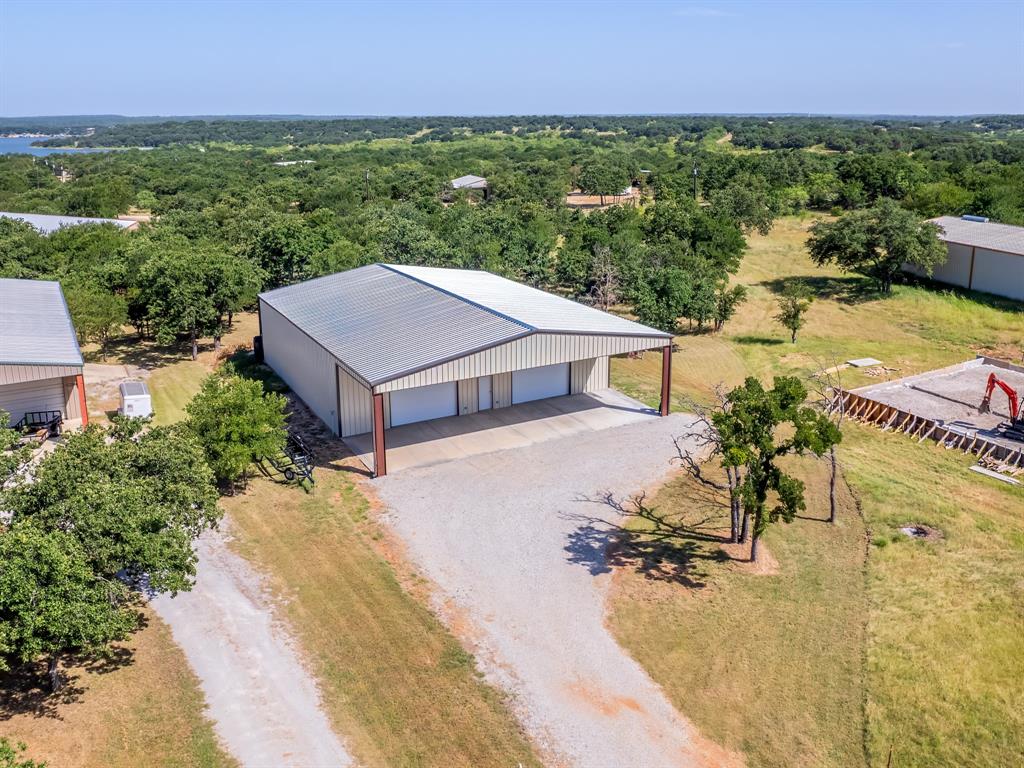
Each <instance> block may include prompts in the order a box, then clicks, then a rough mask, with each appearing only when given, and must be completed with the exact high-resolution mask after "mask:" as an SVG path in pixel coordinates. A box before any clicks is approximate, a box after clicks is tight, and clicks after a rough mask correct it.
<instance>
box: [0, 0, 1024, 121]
mask: <svg viewBox="0 0 1024 768" xmlns="http://www.w3.org/2000/svg"><path fill="white" fill-rule="evenodd" d="M651 112H755V113H757V112H818V113H842V114H853V113H858V114H865V113H876V114H877V113H886V114H971V113H996V112H1001V113H1006V112H1014V113H1022V112H1024V2H1022V0H1002V1H997V2H942V1H941V0H938V1H936V0H932V1H931V2H901V3H897V2H869V1H868V0H863V1H862V2H840V1H839V0H831V1H828V0H825V1H823V2H817V3H809V2H711V1H710V0H709V1H707V2H704V1H697V2H667V1H666V2H628V0H616V2H607V3H605V2H597V1H596V0H590V1H589V2H475V3H470V2H419V3H384V2H380V3H356V2H349V3H343V2H329V1H327V0H321V2H312V1H299V2H289V3H284V2H271V1H269V0H267V1H266V2H241V1H239V2H218V1H217V0H204V1H203V2H183V1H180V0H179V2H174V3H170V2H157V1H152V2H147V0H133V1H132V2H120V3H119V2H86V1H85V0H79V1H78V2H47V1H46V0H33V1H32V2H23V0H0V115H5V116H14V115H44V114H46V115H51V114H101V113H117V114H129V115H153V114H160V115H182V114H267V113H275V114H286V113H304V114H380V115H395V114H398V115H410V114H416V115H423V114H510V113H516V114H537V113H544V114H557V113H563V114H565V113H651Z"/></svg>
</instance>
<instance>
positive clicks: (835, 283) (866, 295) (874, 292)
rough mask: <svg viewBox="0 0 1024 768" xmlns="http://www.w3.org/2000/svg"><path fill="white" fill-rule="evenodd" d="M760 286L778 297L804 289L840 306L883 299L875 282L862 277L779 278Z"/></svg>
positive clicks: (815, 296)
mask: <svg viewBox="0 0 1024 768" xmlns="http://www.w3.org/2000/svg"><path fill="white" fill-rule="evenodd" d="M759 285H763V286H764V287H765V288H767V289H768V290H769V291H771V292H772V293H774V294H776V295H778V296H782V295H783V294H785V293H786V291H788V290H792V289H794V288H803V289H804V290H806V291H807V292H808V293H809V294H810V295H812V296H813V297H814V298H816V299H832V300H833V301H838V302H839V303H840V304H863V303H865V302H869V301H876V300H878V299H881V298H883V294H882V293H881V291H879V290H878V288H877V286H876V285H875V283H874V281H872V280H870V279H868V278H866V277H862V276H860V275H844V276H842V277H836V276H833V275H803V276H798V277H778V278H775V279H774V280H764V281H762V282H761V283H759Z"/></svg>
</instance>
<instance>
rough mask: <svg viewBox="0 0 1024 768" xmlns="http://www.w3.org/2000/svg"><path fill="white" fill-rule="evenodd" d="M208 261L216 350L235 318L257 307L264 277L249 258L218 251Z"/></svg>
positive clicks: (208, 282)
mask: <svg viewBox="0 0 1024 768" xmlns="http://www.w3.org/2000/svg"><path fill="white" fill-rule="evenodd" d="M208 259H209V261H208V263H207V267H208V271H207V273H206V279H207V290H208V291H209V292H210V298H211V299H212V301H213V309H214V312H215V313H216V316H217V320H216V323H215V325H214V328H213V331H212V333H213V348H214V349H220V340H221V336H222V335H223V334H224V331H225V329H226V328H228V327H229V326H230V325H231V322H232V318H233V316H234V314H235V313H236V312H240V311H241V310H242V309H244V308H245V307H247V306H252V305H253V304H255V303H256V295H257V294H258V293H259V290H260V286H261V285H262V284H263V278H264V273H263V271H262V270H261V269H260V268H259V267H257V266H256V265H255V264H253V263H252V261H250V260H249V259H248V258H246V257H245V256H239V255H236V254H232V253H226V252H224V251H220V250H218V251H213V252H210V253H209V256H208ZM193 359H195V357H194V355H193Z"/></svg>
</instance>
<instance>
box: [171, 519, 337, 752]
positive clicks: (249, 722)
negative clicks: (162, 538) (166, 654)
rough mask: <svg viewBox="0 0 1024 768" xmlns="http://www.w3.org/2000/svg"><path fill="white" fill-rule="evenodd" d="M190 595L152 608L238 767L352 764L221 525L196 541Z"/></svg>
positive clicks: (265, 599) (250, 571)
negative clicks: (164, 624) (178, 650)
mask: <svg viewBox="0 0 1024 768" xmlns="http://www.w3.org/2000/svg"><path fill="white" fill-rule="evenodd" d="M196 550H197V552H198V554H199V566H198V577H197V579H196V584H195V586H194V587H193V588H192V591H191V592H181V593H179V594H178V596H177V597H173V598H172V597H170V596H169V595H166V594H165V595H160V596H158V597H157V598H155V599H154V600H153V601H152V604H153V607H154V608H156V611H157V613H158V614H160V618H162V619H163V620H164V621H166V622H167V623H168V624H169V625H170V627H171V632H172V633H173V635H174V640H175V642H177V644H178V645H179V646H181V648H182V650H184V651H185V656H186V657H188V660H189V664H191V666H192V668H193V669H194V670H195V672H196V674H197V675H198V677H199V681H200V684H201V686H202V689H203V693H204V694H205V695H206V702H207V705H208V711H207V714H208V715H209V717H210V719H211V720H212V721H213V725H214V729H215V730H216V732H217V735H218V736H220V738H221V740H222V742H223V743H224V746H225V748H226V749H227V751H228V752H230V753H231V754H232V755H233V756H234V757H235V758H236V759H237V760H238V762H239V763H241V764H242V765H243V766H246V768H249V767H250V766H251V767H252V768H264V767H265V768H319V767H320V766H332V768H337V767H340V766H347V765H350V764H351V762H352V760H351V758H350V757H349V755H348V754H347V753H346V751H345V748H344V746H343V745H342V743H341V741H340V740H339V739H338V737H337V736H336V735H335V734H334V732H333V731H332V730H331V726H330V724H329V723H328V721H327V716H326V715H325V714H324V712H323V710H322V709H321V708H320V697H319V693H318V691H317V688H316V685H315V684H314V682H313V680H312V678H311V677H310V675H309V673H308V672H307V671H306V669H305V668H304V667H303V665H302V662H301V660H300V658H299V654H298V652H297V651H296V648H295V646H294V643H293V641H292V639H291V637H290V635H289V633H288V631H287V629H286V627H284V626H283V625H282V624H280V623H279V622H278V621H276V620H275V618H274V605H273V600H272V599H271V598H270V596H269V595H267V593H266V591H265V590H264V588H263V585H262V583H261V580H260V577H259V574H257V573H256V571H254V570H253V568H252V566H251V565H249V563H247V562H246V561H245V560H244V559H243V558H241V557H239V556H238V555H236V554H235V553H234V552H232V551H231V550H230V549H228V547H227V543H226V540H225V534H224V524H223V523H222V528H221V530H220V531H210V532H207V533H205V534H203V536H202V537H201V538H200V539H199V541H198V543H197V546H196Z"/></svg>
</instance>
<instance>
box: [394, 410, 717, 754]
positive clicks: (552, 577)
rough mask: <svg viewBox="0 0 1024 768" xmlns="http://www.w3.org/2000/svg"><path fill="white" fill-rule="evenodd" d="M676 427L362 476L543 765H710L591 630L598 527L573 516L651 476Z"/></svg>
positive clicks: (670, 711)
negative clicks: (370, 479)
mask: <svg viewBox="0 0 1024 768" xmlns="http://www.w3.org/2000/svg"><path fill="white" fill-rule="evenodd" d="M690 423H691V422H690V417H687V416H683V415H672V416H670V417H668V418H665V419H650V420H648V421H644V422H641V423H636V424H630V425H626V426H622V427H616V428H611V429H604V430H599V431H594V432H589V433H581V434H577V435H572V436H570V437H567V438H563V439H556V440H551V441H548V442H544V443H539V444H536V445H532V446H529V447H526V448H519V449H513V450H506V451H499V452H495V453H489V454H482V455H477V456H472V457H468V458H466V459H463V460H459V461H452V462H448V463H444V464H437V465H433V466H425V467H415V468H410V469H408V470H406V471H404V472H399V473H396V474H394V475H390V476H388V477H384V478H381V479H379V480H377V481H375V482H374V486H375V488H376V489H377V490H378V493H379V495H380V497H381V500H382V501H383V502H384V504H385V505H386V506H387V507H388V508H389V509H388V510H387V511H386V512H385V513H384V515H383V518H384V521H385V522H386V523H388V524H389V525H391V526H392V527H393V529H394V530H395V531H396V532H397V534H398V535H399V537H400V538H401V539H402V540H403V541H404V542H405V544H406V546H407V549H408V553H409V555H410V557H411V558H412V560H413V562H414V563H415V564H416V565H417V566H418V567H419V568H420V569H421V570H422V572H423V573H424V575H426V576H427V577H428V578H430V579H431V580H432V581H433V582H434V583H435V584H436V585H437V586H438V587H439V592H440V594H438V595H437V596H436V598H435V599H436V604H437V609H438V610H439V612H440V613H441V615H442V616H444V617H445V619H446V620H447V621H448V622H449V624H450V626H452V627H453V628H454V629H455V631H456V632H457V633H458V634H459V635H460V636H461V637H462V638H463V640H465V641H466V642H467V643H468V644H469V645H470V646H471V648H472V650H473V651H474V652H475V653H476V654H477V658H478V660H479V662H480V664H481V667H482V668H483V670H484V672H485V674H486V675H487V677H488V679H489V680H490V681H491V682H493V683H495V684H497V685H498V686H499V687H502V688H504V689H505V690H506V691H508V692H510V693H511V694H512V701H513V707H514V709H515V711H516V713H517V715H518V716H519V718H520V720H521V722H522V723H523V724H524V726H525V727H526V729H527V731H528V732H529V733H530V734H531V736H532V737H533V738H534V740H535V742H536V743H537V744H538V745H539V746H540V747H541V749H542V750H543V751H545V752H547V753H548V755H549V756H550V758H551V759H552V760H553V761H554V762H556V763H557V764H569V765H574V766H588V767H589V766H593V767H594V768H609V767H610V766H645V768H660V767H661V766H693V765H721V764H723V760H721V759H719V758H716V757H713V756H712V753H715V752H716V751H715V750H713V749H711V750H709V749H708V748H707V745H705V744H701V743H700V740H699V738H698V737H697V736H696V734H695V732H694V730H693V728H692V726H690V725H689V724H688V723H687V721H685V720H684V719H683V717H682V716H681V715H679V713H678V712H676V710H675V709H674V708H673V707H672V705H671V704H670V703H669V701H668V699H667V698H666V697H665V695H664V693H663V692H662V691H661V689H660V688H659V687H658V686H656V685H655V684H654V683H653V682H652V681H651V679H650V678H649V677H648V676H647V674H646V673H645V672H644V670H643V669H642V668H641V667H640V666H639V665H638V664H637V663H636V662H635V661H633V659H632V658H630V657H629V656H628V655H627V654H626V653H625V652H624V651H623V650H622V649H621V648H620V647H619V646H618V644H617V643H616V642H615V640H614V639H613V638H612V636H611V634H610V632H609V631H608V629H607V628H606V627H605V621H604V620H605V598H606V594H607V590H608V586H609V583H610V576H609V571H610V569H609V567H608V566H607V564H606V563H605V559H604V549H605V545H606V543H607V541H608V532H607V530H606V529H605V527H604V526H601V525H596V526H595V525H593V524H592V523H588V522H586V521H585V520H584V519H583V518H585V517H588V516H589V517H602V518H604V519H608V520H612V519H614V516H615V512H614V511H613V510H612V509H611V508H610V507H608V506H607V505H604V504H602V503H601V502H600V501H599V500H598V497H599V496H600V495H601V494H602V493H606V492H610V493H613V494H615V495H616V496H618V497H620V498H621V497H622V496H626V495H628V494H630V493H633V492H635V491H638V490H641V489H643V488H645V487H650V486H652V485H655V484H657V483H658V482H659V481H661V480H662V479H664V478H665V476H666V475H667V473H668V471H669V469H670V466H671V463H670V461H671V458H672V457H673V456H674V455H675V447H674V446H673V444H672V438H673V437H674V436H677V435H679V434H681V433H683V432H685V431H686V428H687V426H688V425H689V424H690Z"/></svg>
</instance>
